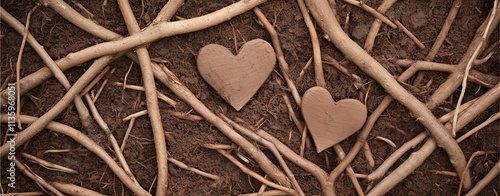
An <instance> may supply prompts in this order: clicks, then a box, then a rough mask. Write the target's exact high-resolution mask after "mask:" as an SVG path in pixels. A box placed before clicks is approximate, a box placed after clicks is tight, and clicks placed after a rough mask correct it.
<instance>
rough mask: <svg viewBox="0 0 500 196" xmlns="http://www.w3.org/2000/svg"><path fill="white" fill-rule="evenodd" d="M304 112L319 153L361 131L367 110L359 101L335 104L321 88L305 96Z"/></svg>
mask: <svg viewBox="0 0 500 196" xmlns="http://www.w3.org/2000/svg"><path fill="white" fill-rule="evenodd" d="M301 109H302V115H303V116H304V119H305V121H306V123H307V128H308V129H309V132H310V133H311V135H312V138H313V140H314V143H315V144H316V150H317V152H318V153H319V152H321V151H323V150H325V149H327V148H329V147H331V146H333V145H335V144H338V143H339V142H341V141H342V140H344V139H346V138H347V137H349V136H350V135H352V134H354V133H355V132H356V131H358V130H359V129H360V128H361V127H362V126H363V124H364V123H365V121H366V115H367V111H366V106H365V105H364V104H363V103H361V102H360V101H358V100H355V99H343V100H340V101H338V102H335V101H334V100H333V98H332V96H331V95H330V93H329V92H328V91H327V90H326V89H324V88H322V87H312V88H310V89H308V90H307V91H306V92H305V93H304V96H303V97H302V103H301Z"/></svg>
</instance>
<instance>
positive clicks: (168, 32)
mask: <svg viewBox="0 0 500 196" xmlns="http://www.w3.org/2000/svg"><path fill="white" fill-rule="evenodd" d="M42 1H43V4H44V6H50V7H51V8H52V9H54V10H55V11H56V12H58V13H59V14H60V15H61V16H62V17H64V18H65V19H67V20H68V21H70V22H71V23H73V24H75V25H76V26H78V27H79V28H81V29H82V30H85V31H87V32H89V33H91V34H93V35H96V36H98V37H99V38H102V39H104V40H116V39H119V38H121V36H120V35H118V34H116V33H114V32H112V31H109V30H107V29H106V28H104V27H102V26H99V25H97V24H95V23H94V22H93V21H91V20H89V19H87V18H85V17H83V16H81V15H80V14H79V13H78V12H76V11H75V10H74V9H73V8H71V6H69V5H68V4H67V3H65V2H64V1H62V0H42ZM169 2H170V1H169ZM263 2H265V0H250V1H239V2H237V3H234V4H232V5H229V6H227V7H225V8H223V9H221V10H218V11H215V12H213V13H210V14H207V15H204V16H200V17H196V18H193V19H188V20H183V21H177V22H161V23H159V24H157V25H153V26H150V27H148V28H147V29H146V30H144V31H142V32H141V33H140V34H137V35H133V36H130V37H127V38H123V39H120V40H116V41H112V42H108V43H103V44H99V45H97V46H93V47H91V48H87V49H85V50H84V51H80V52H76V53H72V54H70V55H68V56H66V57H65V58H62V59H59V60H58V61H56V63H57V65H58V66H59V67H60V68H61V70H63V71H64V70H67V69H69V68H71V67H74V66H76V65H78V64H81V63H83V62H85V61H88V60H90V59H93V58H95V57H99V56H103V55H104V54H113V53H116V52H119V51H126V50H129V49H131V48H133V47H136V46H139V45H143V44H145V43H150V42H153V41H155V40H158V39H161V38H164V37H169V36H174V35H179V34H184V33H190V32H194V31H199V30H202V29H206V28H208V27H211V26H214V25H217V24H220V23H222V22H225V21H227V20H229V19H231V18H232V17H234V16H237V15H239V14H241V13H243V12H246V11H248V10H249V9H252V8H253V7H255V6H257V5H258V4H261V3H263ZM103 46H104V48H103ZM101 49H105V50H101ZM100 51H101V52H100ZM127 56H129V58H132V59H133V60H137V57H136V55H135V54H134V53H133V52H129V53H127ZM155 74H161V73H155ZM50 77H52V73H51V72H50V70H49V69H48V68H42V69H40V70H38V71H36V72H35V73H32V74H30V75H28V76H26V77H24V78H23V79H22V80H21V81H20V86H21V89H19V90H20V93H21V95H22V94H24V93H26V92H28V91H29V90H31V89H33V88H35V87H36V86H38V85H40V84H41V83H42V82H44V81H45V80H47V79H48V78H50ZM0 96H1V99H0V106H2V107H5V106H6V104H7V102H6V100H7V97H8V95H7V91H6V90H4V91H3V92H2V93H1V94H0Z"/></svg>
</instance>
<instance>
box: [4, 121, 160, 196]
mask: <svg viewBox="0 0 500 196" xmlns="http://www.w3.org/2000/svg"><path fill="white" fill-rule="evenodd" d="M38 119H39V118H35V117H32V116H26V115H21V118H20V119H19V120H20V121H21V122H22V123H24V124H31V123H33V122H35V121H37V120H38ZM0 121H1V122H2V123H6V122H7V121H8V116H7V115H6V114H2V115H0ZM46 129H49V130H51V131H54V132H56V133H59V134H63V135H66V136H68V137H70V138H71V139H73V140H75V141H76V142H78V143H80V144H81V145H82V146H84V147H85V148H87V149H88V150H90V151H91V152H93V153H94V154H95V155H97V156H98V157H99V158H101V159H102V160H103V161H104V163H106V164H107V165H108V166H109V168H110V169H111V170H112V171H113V173H115V175H116V176H117V177H118V178H119V179H120V180H121V181H122V182H123V184H125V186H127V187H128V188H129V189H130V190H132V191H133V192H134V193H135V194H137V195H151V194H149V193H148V192H147V191H145V190H144V189H143V188H142V187H140V186H137V185H136V184H135V183H134V182H133V181H132V180H131V179H130V177H129V176H128V175H127V174H126V173H125V171H123V169H122V168H121V167H120V166H119V165H118V164H117V163H116V162H115V161H114V160H113V158H111V156H109V155H108V154H107V153H106V151H105V150H104V149H103V148H102V147H101V146H99V144H97V143H95V142H94V141H93V140H92V139H90V138H89V137H87V136H86V135H85V134H83V133H82V132H81V131H79V130H76V129H74V128H72V127H70V126H67V125H64V124H61V123H57V122H50V121H49V123H48V124H47V126H46ZM21 133H22V132H21ZM19 134H20V133H18V136H19Z"/></svg>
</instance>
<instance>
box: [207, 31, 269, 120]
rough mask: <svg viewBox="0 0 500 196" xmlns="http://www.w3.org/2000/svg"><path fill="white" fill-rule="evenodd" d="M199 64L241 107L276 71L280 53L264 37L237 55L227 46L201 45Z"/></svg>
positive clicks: (214, 84) (217, 87) (235, 105)
mask: <svg viewBox="0 0 500 196" xmlns="http://www.w3.org/2000/svg"><path fill="white" fill-rule="evenodd" d="M197 64H198V71H200V73H201V76H202V77H203V79H205V81H207V83H208V84H210V86H212V88H214V89H215V91H217V93H219V95H220V96H222V98H224V100H226V102H228V103H229V104H231V106H233V108H234V109H236V110H238V111H239V110H240V109H241V108H242V107H243V106H244V105H245V104H246V103H247V102H248V101H249V100H250V98H252V96H253V95H254V94H255V93H256V92H257V90H259V88H260V86H262V84H264V82H265V81H266V79H267V77H269V75H270V74H271V72H272V71H273V69H274V65H275V64H276V54H275V53H274V50H273V47H272V46H271V45H270V44H269V43H268V42H266V41H264V40H262V39H254V40H251V41H249V42H247V43H245V44H244V45H243V46H242V47H241V49H240V51H239V53H238V55H236V56H234V55H233V54H232V53H231V51H230V50H229V49H227V48H226V47H224V46H221V45H217V44H210V45H207V46H205V47H203V48H201V49H200V52H199V53H198V59H197Z"/></svg>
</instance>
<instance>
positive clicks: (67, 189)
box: [50, 182, 105, 196]
mask: <svg viewBox="0 0 500 196" xmlns="http://www.w3.org/2000/svg"><path fill="white" fill-rule="evenodd" d="M50 184H52V186H54V187H56V189H58V190H59V191H61V192H63V193H66V194H69V195H87V196H105V195H104V194H101V193H98V192H95V191H93V190H90V189H86V188H83V187H81V186H77V185H74V184H67V183H62V182H51V183H50Z"/></svg>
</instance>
